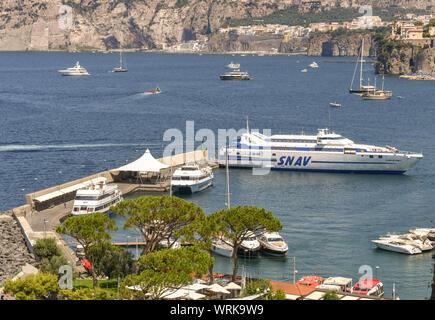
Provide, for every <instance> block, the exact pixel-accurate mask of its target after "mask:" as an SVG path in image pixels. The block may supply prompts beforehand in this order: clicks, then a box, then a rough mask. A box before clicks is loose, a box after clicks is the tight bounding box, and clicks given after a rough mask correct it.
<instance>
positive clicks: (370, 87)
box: [349, 38, 376, 95]
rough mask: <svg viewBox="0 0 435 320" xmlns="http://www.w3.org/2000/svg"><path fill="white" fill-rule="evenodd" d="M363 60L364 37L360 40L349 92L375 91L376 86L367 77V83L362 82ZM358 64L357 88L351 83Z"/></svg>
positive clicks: (357, 93)
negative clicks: (359, 49)
mask: <svg viewBox="0 0 435 320" xmlns="http://www.w3.org/2000/svg"><path fill="white" fill-rule="evenodd" d="M363 61H364V38H363V39H362V42H361V52H360V54H359V56H358V59H357V61H356V64H355V70H354V72H353V77H352V82H351V83H350V88H349V92H350V93H352V94H356V95H362V94H364V93H367V92H372V91H376V86H373V85H370V80H369V79H367V84H366V85H364V84H363ZM358 65H359V66H360V70H359V88H355V89H354V88H353V83H354V81H355V75H356V70H357V69H358Z"/></svg>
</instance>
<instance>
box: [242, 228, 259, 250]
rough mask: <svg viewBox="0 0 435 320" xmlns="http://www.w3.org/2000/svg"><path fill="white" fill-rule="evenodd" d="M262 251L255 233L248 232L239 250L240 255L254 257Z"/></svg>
mask: <svg viewBox="0 0 435 320" xmlns="http://www.w3.org/2000/svg"><path fill="white" fill-rule="evenodd" d="M260 249H261V245H260V242H259V241H258V240H257V237H256V236H255V234H254V232H252V231H248V232H247V235H246V237H245V240H243V241H242V243H241V244H240V247H239V249H238V252H237V253H238V254H242V255H243V254H244V255H252V254H255V253H258V252H259V251H260Z"/></svg>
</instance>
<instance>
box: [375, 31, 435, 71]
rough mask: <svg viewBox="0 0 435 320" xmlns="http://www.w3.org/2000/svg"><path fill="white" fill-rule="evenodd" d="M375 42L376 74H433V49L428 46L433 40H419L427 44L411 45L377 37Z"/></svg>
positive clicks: (434, 62)
mask: <svg viewBox="0 0 435 320" xmlns="http://www.w3.org/2000/svg"><path fill="white" fill-rule="evenodd" d="M375 41H376V43H377V46H378V55H377V62H376V63H375V69H376V72H377V73H386V74H394V75H399V74H406V73H421V72H422V73H435V47H434V46H433V45H430V44H429V43H431V44H433V42H432V41H433V40H430V39H428V40H421V41H424V42H427V43H413V42H410V41H393V40H391V39H389V38H385V39H384V38H383V37H380V36H378V37H377V39H375ZM416 41H417V40H416ZM421 41H420V42H421Z"/></svg>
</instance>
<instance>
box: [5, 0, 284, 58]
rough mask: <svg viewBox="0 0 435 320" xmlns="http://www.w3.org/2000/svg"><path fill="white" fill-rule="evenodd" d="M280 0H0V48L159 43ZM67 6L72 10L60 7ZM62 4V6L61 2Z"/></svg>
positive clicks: (270, 7) (265, 9)
mask: <svg viewBox="0 0 435 320" xmlns="http://www.w3.org/2000/svg"><path fill="white" fill-rule="evenodd" d="M291 4H292V1H283V0H251V1H248V0H189V1H188V0H116V1H114V0H62V1H59V0H42V1H40V0H2V1H1V2H0V12H1V15H0V50H3V51H5V50H75V49H82V48H89V49H90V48H95V49H110V48H118V47H123V48H139V49H154V48H164V47H165V46H167V45H172V44H175V43H179V42H182V41H185V40H192V39H196V38H197V37H200V36H201V35H204V34H209V33H212V32H215V31H216V30H217V29H218V28H219V27H220V26H221V25H222V24H223V23H224V22H225V21H226V20H225V19H226V18H228V17H231V18H243V17H246V16H253V17H257V16H258V17H260V16H264V15H267V14H270V13H272V12H274V11H275V10H280V9H284V8H286V7H287V6H288V5H291ZM62 5H66V6H69V7H70V8H72V12H71V14H72V15H69V14H68V11H65V10H66V9H65V7H62ZM67 9H68V8H67Z"/></svg>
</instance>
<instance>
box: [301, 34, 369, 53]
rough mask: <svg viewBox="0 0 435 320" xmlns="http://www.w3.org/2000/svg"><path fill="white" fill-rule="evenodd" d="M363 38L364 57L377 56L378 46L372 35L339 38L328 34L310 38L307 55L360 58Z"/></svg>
mask: <svg viewBox="0 0 435 320" xmlns="http://www.w3.org/2000/svg"><path fill="white" fill-rule="evenodd" d="M363 38H364V56H365V57H367V56H374V55H376V44H375V42H374V41H373V34H372V33H366V34H346V35H338V36H334V35H332V34H327V33H324V34H316V35H313V36H312V37H310V40H309V44H308V53H307V54H308V55H309V56H340V57H350V56H358V54H359V51H360V49H361V42H362V39H363Z"/></svg>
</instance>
